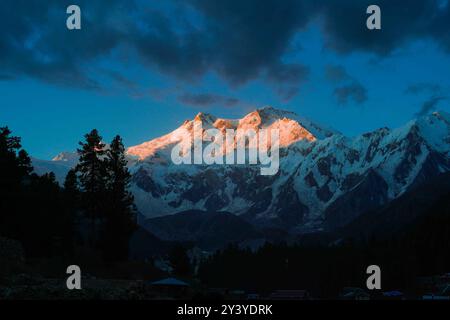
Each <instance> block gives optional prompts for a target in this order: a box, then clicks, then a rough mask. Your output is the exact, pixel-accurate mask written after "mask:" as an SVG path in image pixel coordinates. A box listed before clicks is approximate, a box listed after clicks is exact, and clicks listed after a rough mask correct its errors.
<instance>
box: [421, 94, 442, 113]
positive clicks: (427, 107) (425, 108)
mask: <svg viewBox="0 0 450 320" xmlns="http://www.w3.org/2000/svg"><path fill="white" fill-rule="evenodd" d="M444 100H448V97H445V96H436V97H431V98H430V99H428V100H426V101H425V102H424V103H423V104H422V106H421V108H420V111H419V112H418V113H417V115H418V116H424V115H426V114H428V113H429V112H430V111H433V110H436V107H437V106H438V104H439V103H440V102H441V101H444Z"/></svg>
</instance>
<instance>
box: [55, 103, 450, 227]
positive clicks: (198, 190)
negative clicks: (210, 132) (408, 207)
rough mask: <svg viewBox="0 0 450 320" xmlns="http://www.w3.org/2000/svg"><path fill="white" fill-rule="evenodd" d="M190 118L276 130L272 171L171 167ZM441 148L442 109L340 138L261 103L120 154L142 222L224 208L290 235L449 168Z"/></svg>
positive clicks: (370, 205) (346, 218)
mask: <svg viewBox="0 0 450 320" xmlns="http://www.w3.org/2000/svg"><path fill="white" fill-rule="evenodd" d="M196 121H197V122H198V121H201V124H202V127H203V129H208V128H215V129H218V130H219V131H222V132H223V131H224V130H226V129H248V128H251V129H254V130H255V131H258V130H261V129H268V130H271V129H278V130H280V135H281V138H280V145H281V149H280V167H279V171H278V173H277V174H276V175H273V176H263V175H261V174H260V168H259V165H249V164H246V165H187V164H182V165H175V164H174V163H173V162H172V160H171V157H170V155H171V151H172V148H173V147H174V146H175V145H177V144H178V143H180V142H181V141H185V138H186V137H190V136H191V135H192V134H193V130H194V125H195V123H196ZM186 147H188V148H190V147H191V145H189V144H187V145H186ZM449 151H450V115H448V114H446V113H444V112H436V113H433V114H431V115H429V116H426V117H422V118H419V119H417V120H414V121H411V122H409V123H408V124H406V125H405V126H403V127H401V128H398V129H393V130H391V129H388V128H381V129H378V130H376V131H373V132H369V133H366V134H363V135H360V136H358V137H355V138H348V137H345V136H344V135H342V134H340V133H339V132H336V131H334V130H331V129H329V128H325V127H323V126H320V125H318V124H315V123H313V122H311V121H308V120H306V119H304V118H301V117H299V116H297V115H296V114H294V113H292V112H288V111H282V110H277V109H273V108H270V107H268V108H263V109H258V110H256V111H254V112H251V113H249V114H248V115H246V116H244V117H243V118H242V119H236V120H229V119H220V118H217V117H215V116H213V115H209V114H203V113H200V114H198V115H197V116H196V117H195V119H194V120H186V121H185V122H184V123H183V124H182V125H181V126H180V127H179V128H178V129H176V130H175V131H173V132H171V133H169V134H167V135H165V136H163V137H160V138H157V139H154V140H151V141H149V142H145V143H143V144H141V145H138V146H134V147H130V148H129V149H128V150H127V152H128V155H129V157H130V162H129V167H130V170H131V172H132V174H133V180H132V191H133V193H134V196H135V201H136V205H137V207H138V209H139V211H140V213H141V214H142V215H143V216H145V218H147V219H149V218H155V217H161V216H168V215H173V214H176V213H180V212H185V211H190V210H194V211H195V210H200V211H205V212H228V213H231V214H233V215H235V216H239V217H240V218H243V219H245V220H246V221H247V222H250V223H251V224H252V225H253V226H263V227H272V226H274V227H279V228H282V229H285V230H289V231H294V232H309V231H317V230H321V229H324V228H328V229H334V228H337V227H341V226H343V225H345V224H347V223H349V222H351V221H352V220H354V219H355V218H357V217H358V216H359V215H361V214H362V213H364V212H366V211H367V210H371V209H374V208H375V207H378V206H381V205H384V204H386V203H388V202H390V201H392V200H393V199H396V198H398V197H399V196H401V195H402V194H404V193H405V192H407V191H408V190H411V189H412V188H414V187H416V186H418V185H420V184H422V183H424V182H426V181H427V180H428V179H430V178H432V177H435V176H437V175H439V174H441V173H443V172H446V171H450V158H449ZM64 158H70V157H69V156H68V155H67V154H65V156H64ZM56 162H57V161H56Z"/></svg>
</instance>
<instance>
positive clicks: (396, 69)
mask: <svg viewBox="0 0 450 320" xmlns="http://www.w3.org/2000/svg"><path fill="white" fill-rule="evenodd" d="M64 2H65V1H52V0H48V1H9V0H6V3H5V4H2V9H3V8H6V10H2V12H1V13H0V19H1V20H0V21H3V23H5V26H3V27H2V28H1V31H0V39H1V40H0V125H8V126H9V127H10V128H11V129H12V130H13V132H14V133H15V134H16V135H19V136H21V137H22V139H23V145H24V147H25V148H26V149H27V151H29V153H30V154H31V155H32V156H34V157H38V158H43V159H49V158H51V157H53V156H54V155H56V154H57V153H59V152H60V151H65V150H74V149H75V148H76V147H77V142H78V141H79V140H81V139H82V136H83V134H85V133H86V132H88V131H89V130H91V129H92V128H97V129H98V130H99V131H100V132H101V134H102V135H103V136H104V139H105V140H106V141H108V140H110V139H111V138H112V137H113V135H115V134H120V135H121V136H123V138H124V141H125V143H126V144H127V145H135V144H138V143H141V142H143V141H147V140H149V139H151V138H154V137H157V136H159V135H162V134H164V133H167V132H168V131H170V130H173V129H175V128H176V127H178V126H179V125H180V124H181V123H182V122H183V121H184V120H185V119H191V118H193V116H194V115H195V114H196V113H197V112H199V111H203V112H210V113H212V114H215V115H217V116H220V117H232V118H236V117H241V116H243V115H244V114H246V113H247V112H249V111H251V110H252V109H255V108H258V107H262V106H265V105H272V106H274V107H278V108H281V109H287V110H292V111H295V112H297V113H298V114H301V115H303V116H305V117H308V118H311V119H312V120H316V121H318V122H320V123H324V124H326V125H329V126H332V127H334V128H336V129H337V130H339V131H341V132H343V133H344V134H347V135H350V136H352V135H356V134H359V133H363V132H366V131H370V130H373V129H376V128H379V127H383V126H388V127H396V126H400V125H402V124H404V123H406V122H407V121H408V120H410V119H413V118H415V117H417V116H420V115H421V114H425V113H427V112H431V111H432V110H435V109H440V110H446V111H449V110H450V108H449V101H448V100H447V94H448V91H449V89H450V80H449V78H450V77H449V76H448V75H449V74H450V36H448V34H450V19H449V18H450V9H449V6H448V3H447V1H437V0H436V1H435V0H421V1H420V0H415V1H410V2H409V6H408V8H406V9H405V8H404V7H403V6H404V1H403V2H402V1H396V0H392V1H379V5H380V7H381V10H382V31H369V30H367V28H366V27H365V19H366V17H367V15H366V14H365V8H366V7H367V5H366V3H365V2H366V1H364V0H362V1H347V0H343V1H340V2H339V1H332V0H329V1H326V0H322V1H317V2H315V3H319V4H317V5H312V4H311V3H312V2H311V1H302V0H297V1H290V0H285V1H282V2H278V3H277V2H276V1H271V0H263V1H253V0H244V1H233V0H230V1H226V2H219V1H209V2H208V1H202V0H188V1H183V2H181V1H177V0H174V1H165V2H161V1H159V2H157V1H149V2H145V3H144V2H142V1H139V0H136V1H127V2H125V1H118V0H114V1H110V6H109V7H108V8H105V7H104V2H103V4H102V2H100V1H78V3H77V4H79V5H80V7H81V10H82V30H81V31H69V30H67V29H66V28H65V19H66V17H67V15H66V14H65V8H66V6H67V4H65V3H64ZM76 2H77V1H75V2H74V3H76ZM356 3H357V4H356ZM367 3H368V2H367ZM70 4H71V3H70ZM405 24H407V25H405ZM373 32H375V33H373ZM377 32H378V34H377Z"/></svg>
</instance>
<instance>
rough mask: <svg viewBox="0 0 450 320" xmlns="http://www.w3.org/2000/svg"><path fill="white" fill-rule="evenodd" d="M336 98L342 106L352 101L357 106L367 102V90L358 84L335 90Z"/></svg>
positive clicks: (354, 83)
mask: <svg viewBox="0 0 450 320" xmlns="http://www.w3.org/2000/svg"><path fill="white" fill-rule="evenodd" d="M334 96H335V97H336V99H337V101H338V103H339V104H341V105H345V104H348V103H349V102H350V101H351V100H352V101H353V102H355V103H357V104H362V103H364V102H366V101H367V89H366V88H364V87H363V86H362V85H361V84H359V83H358V82H353V83H351V84H349V85H345V86H341V87H338V88H336V89H334Z"/></svg>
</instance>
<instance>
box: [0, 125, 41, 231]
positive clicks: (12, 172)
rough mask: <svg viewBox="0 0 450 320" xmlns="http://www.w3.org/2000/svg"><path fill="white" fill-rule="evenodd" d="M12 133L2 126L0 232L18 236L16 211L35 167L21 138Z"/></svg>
mask: <svg viewBox="0 0 450 320" xmlns="http://www.w3.org/2000/svg"><path fill="white" fill-rule="evenodd" d="M11 134H12V132H11V130H9V128H8V127H1V128H0V233H2V234H4V235H10V236H17V233H18V232H19V231H18V230H19V227H18V226H17V223H18V217H17V213H16V211H17V210H18V208H19V206H20V205H22V204H23V201H21V199H22V196H23V190H22V185H23V182H24V181H25V179H26V178H28V175H29V174H30V173H31V172H32V170H33V169H32V167H31V160H30V158H29V157H28V155H27V153H26V152H25V151H24V150H23V149H21V147H22V146H21V143H20V138H19V137H15V136H12V135H11ZM8 225H9V226H8Z"/></svg>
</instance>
